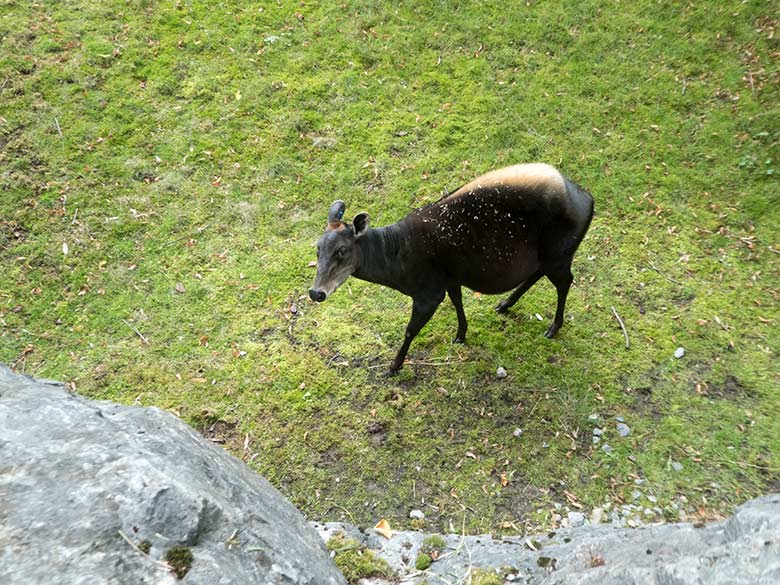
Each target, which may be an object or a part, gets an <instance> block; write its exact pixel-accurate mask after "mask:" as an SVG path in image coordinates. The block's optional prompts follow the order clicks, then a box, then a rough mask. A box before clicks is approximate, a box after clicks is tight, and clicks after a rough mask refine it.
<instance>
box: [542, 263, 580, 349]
mask: <svg viewBox="0 0 780 585" xmlns="http://www.w3.org/2000/svg"><path fill="white" fill-rule="evenodd" d="M546 276H547V278H549V279H550V282H552V283H553V284H554V285H555V290H556V291H558V307H557V308H556V309H555V319H553V322H552V323H551V324H550V327H548V329H547V331H546V332H545V334H544V336H545V337H547V338H548V339H552V338H553V337H555V334H556V333H557V332H558V329H560V328H561V325H563V312H564V310H565V309H566V297H567V296H568V294H569V287H571V283H572V281H574V276H573V275H572V273H571V259H569V261H568V262H566V263H565V264H563V265H559V268H557V269H556V270H555V271H551V272H547V274H546Z"/></svg>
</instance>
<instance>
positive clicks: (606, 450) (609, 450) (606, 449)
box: [601, 443, 612, 453]
mask: <svg viewBox="0 0 780 585" xmlns="http://www.w3.org/2000/svg"><path fill="white" fill-rule="evenodd" d="M601 450H602V451H604V453H612V447H611V446H610V445H609V444H608V443H605V444H604V445H602V446H601Z"/></svg>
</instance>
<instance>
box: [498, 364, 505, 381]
mask: <svg viewBox="0 0 780 585" xmlns="http://www.w3.org/2000/svg"><path fill="white" fill-rule="evenodd" d="M506 377H507V373H506V370H505V369H504V368H503V366H498V369H497V370H496V378H498V379H499V380H502V379H504V378H506Z"/></svg>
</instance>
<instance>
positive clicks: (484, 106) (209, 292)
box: [0, 0, 780, 532]
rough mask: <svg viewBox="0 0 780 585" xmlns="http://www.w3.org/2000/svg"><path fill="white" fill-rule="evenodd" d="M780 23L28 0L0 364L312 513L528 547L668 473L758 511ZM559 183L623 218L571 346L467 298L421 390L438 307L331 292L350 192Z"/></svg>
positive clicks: (689, 486) (12, 133)
mask: <svg viewBox="0 0 780 585" xmlns="http://www.w3.org/2000/svg"><path fill="white" fill-rule="evenodd" d="M779 26H780V21H778V14H777V10H776V4H775V3H773V2H771V1H760V0H754V1H750V2H738V1H730V2H718V3H715V2H700V3H695V4H691V3H682V2H654V1H650V0H639V1H637V2H630V3H625V2H614V1H610V2H595V1H593V2H591V1H581V2H571V1H559V2H528V3H517V4H515V5H507V4H506V3H492V2H491V3H449V2H428V3H417V2H409V3H398V2H392V3H391V2H365V3H362V2H344V3H322V5H319V4H317V3H310V2H309V3H307V2H303V3H302V2H286V1H280V2H279V3H257V4H249V3H232V2H223V3H213V2H200V1H188V0H181V1H178V2H154V1H151V0H149V1H139V2H133V3H126V2H99V3H95V2H81V1H75V0H74V1H68V2H46V3H37V4H36V3H28V2H21V1H19V2H16V1H9V0H4V1H0V266H2V268H0V361H2V362H7V363H11V364H13V366H14V367H15V368H16V370H18V371H22V372H27V373H31V374H34V375H37V376H44V377H51V378H58V379H64V380H66V381H68V382H69V383H70V384H71V386H72V387H73V388H75V389H76V390H77V391H78V392H80V393H82V394H84V395H87V396H90V397H94V398H102V399H110V400H115V401H119V402H123V403H128V404H142V405H154V406H158V407H161V408H165V409H169V410H171V411H173V412H175V413H177V414H179V415H180V416H182V417H183V418H184V419H185V420H187V421H188V422H190V423H191V424H193V425H194V426H196V427H198V428H200V429H205V432H206V433H207V434H209V435H210V436H212V437H213V438H215V439H217V440H221V441H224V443H225V446H226V447H227V448H228V449H230V450H231V451H232V452H233V453H235V454H236V455H238V456H239V457H241V458H243V459H245V460H247V461H248V462H249V463H250V465H251V466H253V467H254V468H255V469H256V470H257V471H259V472H260V473H262V474H263V475H265V476H266V477H267V478H268V479H269V480H270V481H271V482H272V483H273V484H274V485H276V486H277V487H278V488H279V489H280V490H281V491H282V492H283V493H284V494H285V495H287V496H288V497H289V498H290V499H291V500H292V501H293V502H294V503H295V504H296V505H297V506H298V507H299V508H301V509H302V510H303V511H304V513H306V514H307V516H309V517H311V518H319V519H334V520H335V519H346V520H348V521H353V522H356V523H358V524H360V525H373V524H372V523H374V522H376V521H377V520H378V519H379V518H381V517H386V518H388V520H389V521H390V523H391V525H392V526H393V527H394V528H398V527H403V526H409V525H410V522H411V521H410V520H409V517H408V513H409V510H410V509H413V508H419V509H421V510H423V511H424V512H425V515H426V520H425V528H427V529H429V530H434V531H451V530H455V531H460V530H461V529H462V528H463V527H465V529H466V530H468V531H471V532H476V531H486V530H495V529H503V530H509V531H513V530H518V529H519V530H522V529H525V528H531V527H538V526H539V525H542V524H543V525H550V524H551V522H552V520H551V517H552V516H551V514H552V511H553V506H554V504H555V503H556V502H557V503H562V504H566V505H568V504H569V501H570V499H571V498H576V500H575V501H576V502H577V503H579V504H580V505H582V506H583V509H584V510H586V511H587V509H589V508H592V507H595V506H598V505H601V504H602V503H603V502H604V501H605V500H610V501H615V502H619V501H621V500H624V499H630V493H631V491H633V490H634V489H636V486H635V485H634V480H635V479H637V478H644V479H646V480H647V481H646V483H645V485H644V486H643V487H642V490H644V491H646V492H647V493H652V494H653V495H655V496H656V497H657V499H658V505H659V506H661V507H662V508H667V507H668V506H670V505H671V504H672V503H673V502H676V501H677V500H678V498H679V496H680V495H685V496H686V497H687V500H688V506H687V507H688V510H689V511H693V510H698V511H699V513H700V514H702V515H717V514H720V513H724V512H727V511H728V510H730V509H732V508H733V506H735V505H737V504H739V503H741V502H743V501H745V500H746V499H748V498H750V497H752V496H755V495H757V494H760V493H764V492H766V491H768V490H770V489H775V490H777V489H780V423H778V420H779V419H780V388H779V386H780V384H779V382H780V380H779V379H778V378H779V376H778V373H779V372H780V367H778V365H777V364H778V358H777V353H778V348H780V339H779V335H778V330H780V328H779V327H778V324H779V322H780V311H778V300H779V299H778V297H779V296H780V274H779V263H780V256H779V253H780V195H779V193H780V189H779V188H778V182H777V176H778V174H779V173H780V149H779V148H778V140H780V108H779V107H778V106H779V104H780V99H779V98H780V92H779V91H778V88H779V87H780V83H778V82H780V70H779V69H778V64H779V63H780V59H779V58H778V57H779V56H780V44H778V27H779ZM528 161H545V162H550V163H552V164H555V165H557V166H558V167H559V168H561V169H562V170H563V171H564V173H565V174H567V175H568V176H570V177H571V178H572V179H573V180H575V181H576V182H578V183H579V184H581V185H582V186H583V187H585V188H586V189H588V190H589V191H590V192H591V193H593V195H594V197H595V200H596V210H597V211H596V217H595V219H594V221H593V224H592V226H591V230H590V232H589V234H588V236H587V238H586V240H585V241H584V243H583V245H582V246H581V248H580V251H579V252H578V255H577V257H576V259H575V266H574V272H575V278H576V281H575V286H574V287H573V289H572V291H571V294H570V296H569V303H568V306H567V313H568V314H569V315H570V316H571V319H570V320H567V323H566V325H565V326H564V328H563V329H562V330H561V332H560V333H559V335H558V337H557V338H556V339H555V340H553V341H548V340H546V339H544V338H543V337H542V333H543V331H544V329H545V328H546V327H547V324H548V321H549V319H550V318H551V316H552V313H553V311H554V302H555V294H554V289H553V287H552V286H551V285H550V284H549V283H547V282H540V283H539V284H538V285H537V286H536V287H535V288H534V289H532V290H531V291H530V292H529V293H528V295H527V296H526V297H524V298H523V299H522V301H521V302H520V303H518V305H517V306H516V307H515V308H514V309H513V310H512V312H511V314H510V315H509V316H508V317H499V316H497V315H495V314H494V312H493V310H492V307H493V306H494V304H495V303H496V302H497V298H492V297H485V296H483V297H477V296H475V295H472V294H466V295H465V298H464V304H465V308H466V313H467V315H468V317H469V325H470V329H469V343H468V345H467V346H465V347H460V346H454V345H452V344H451V341H450V340H451V337H453V336H454V332H455V328H456V319H455V314H454V311H453V310H452V307H451V306H450V304H449V302H448V301H446V302H445V303H444V304H443V305H442V306H441V307H440V309H439V311H438V312H437V314H436V316H435V317H434V319H433V320H432V321H431V323H430V324H429V325H428V326H426V328H425V329H424V330H423V332H422V333H421V335H420V336H419V337H418V338H417V340H416V341H415V343H414V344H413V345H412V349H411V352H410V355H409V358H410V359H411V360H412V361H413V362H417V363H419V364H420V365H412V366H406V367H405V368H404V369H403V370H402V372H401V374H400V375H399V376H398V377H395V378H389V377H386V376H385V374H384V371H385V369H386V367H387V366H389V363H390V361H391V360H392V357H393V355H394V354H395V351H396V350H397V348H398V346H399V344H400V341H401V338H402V335H403V329H404V327H405V324H406V321H407V319H408V316H409V311H410V302H409V299H407V298H406V297H403V296H402V295H400V293H396V292H394V291H391V290H387V289H383V288H380V287H378V286H375V285H371V284H367V283H363V282H360V281H357V280H351V281H348V283H347V285H345V286H344V287H342V288H341V289H340V290H339V291H338V293H336V294H335V295H334V296H333V297H332V299H330V300H329V301H328V302H327V303H325V304H322V305H319V306H315V305H313V304H311V303H310V302H309V301H308V300H307V299H306V297H305V293H306V290H307V288H308V286H309V284H310V283H311V281H312V279H313V277H314V270H313V268H311V267H310V266H309V263H310V262H311V261H312V260H313V259H314V248H313V244H314V243H315V241H316V240H317V238H318V236H319V235H320V233H321V232H322V229H323V228H324V225H325V217H326V213H327V209H328V206H329V204H330V203H331V202H332V201H333V200H334V199H337V198H341V199H344V200H345V201H346V202H347V205H348V208H347V217H352V216H353V215H354V214H355V213H357V212H358V211H361V210H367V211H368V212H369V213H370V214H371V217H372V222H373V225H377V226H378V225H384V224H388V223H392V222H394V221H396V220H398V219H400V218H401V217H403V216H404V215H405V214H406V213H408V212H409V211H410V210H411V209H413V208H414V207H416V206H419V205H422V204H424V203H426V202H429V201H432V200H434V199H436V198H438V197H439V195H440V193H441V191H442V190H443V189H445V188H449V189H452V188H455V187H457V186H458V185H460V184H462V183H464V182H466V181H467V180H469V179H471V178H473V177H475V176H476V175H478V174H480V173H482V172H485V171H487V170H490V169H493V168H497V167H500V166H503V165H507V164H511V163H516V162H528ZM64 244H66V245H67V254H64V253H63V252H64ZM293 304H294V305H296V309H297V310H295V311H293V310H291V307H292V305H293ZM611 307H615V309H616V310H617V311H618V313H619V314H620V316H621V317H622V318H623V320H624V321H625V324H626V327H627V330H628V333H629V335H630V340H631V348H630V349H628V350H627V349H626V348H625V345H624V340H623V335H622V332H621V330H620V327H619V326H618V323H617V321H616V319H615V318H614V317H613V315H612V312H611ZM536 313H539V314H540V315H542V316H543V318H544V319H543V321H541V322H540V321H538V320H537V319H536V318H534V317H533V315H535V314H536ZM141 336H143V339H142V337H141ZM679 346H681V347H684V348H685V351H686V353H685V356H684V357H683V358H682V359H674V357H673V354H674V351H675V348H677V347H679ZM426 363H434V364H436V365H433V366H431V365H423V364H426ZM498 366H503V367H505V368H506V369H507V370H508V372H509V377H508V378H507V379H504V380H498V379H497V378H496V377H495V371H496V368H497V367H498ZM593 413H597V414H599V415H600V420H599V422H598V423H597V424H599V425H602V426H603V427H604V428H605V429H606V432H607V434H606V436H605V441H606V442H608V443H609V444H610V445H611V446H612V447H613V451H612V452H611V453H609V454H607V453H605V452H603V451H602V450H601V449H600V448H599V446H595V447H594V446H593V445H591V438H590V437H591V431H592V428H593V426H594V424H596V423H594V422H593V421H591V420H589V418H588V417H589V415H591V414H593ZM617 416H622V417H623V418H624V419H625V421H626V423H627V424H628V425H629V426H630V427H631V430H632V432H631V434H630V435H629V436H628V437H626V438H620V437H619V436H618V434H617V432H616V431H615V421H614V417H617ZM516 428H522V429H523V433H522V436H521V437H519V438H518V437H516V436H514V434H513V432H514V430H515V429H516ZM672 462H679V463H681V464H682V465H683V468H682V470H681V471H675V470H674V469H673V467H672V466H671V463H672ZM567 493H568V494H570V495H568V496H567Z"/></svg>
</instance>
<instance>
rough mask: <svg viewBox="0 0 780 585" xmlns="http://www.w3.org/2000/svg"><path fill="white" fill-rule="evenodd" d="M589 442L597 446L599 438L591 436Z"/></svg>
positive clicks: (599, 441)
mask: <svg viewBox="0 0 780 585" xmlns="http://www.w3.org/2000/svg"><path fill="white" fill-rule="evenodd" d="M591 440H592V441H593V444H594V445H598V444H599V443H601V437H596V436H593V437H591Z"/></svg>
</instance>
